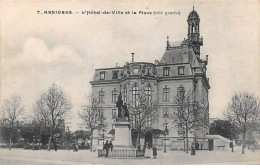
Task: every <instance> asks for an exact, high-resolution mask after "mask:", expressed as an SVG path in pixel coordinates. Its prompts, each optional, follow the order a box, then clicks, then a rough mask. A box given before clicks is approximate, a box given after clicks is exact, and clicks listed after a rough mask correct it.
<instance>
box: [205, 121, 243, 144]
mask: <svg viewBox="0 0 260 168" xmlns="http://www.w3.org/2000/svg"><path fill="white" fill-rule="evenodd" d="M209 134H212V135H214V134H215V135H221V136H223V137H225V138H228V139H231V140H233V139H237V138H238V134H239V131H238V129H237V128H236V127H235V125H233V124H232V123H231V122H230V121H229V120H216V121H214V122H213V123H212V124H211V125H210V128H209Z"/></svg>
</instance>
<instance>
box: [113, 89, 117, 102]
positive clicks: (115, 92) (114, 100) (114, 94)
mask: <svg viewBox="0 0 260 168" xmlns="http://www.w3.org/2000/svg"><path fill="white" fill-rule="evenodd" d="M116 98H117V90H116V88H114V90H112V102H113V103H115V102H116Z"/></svg>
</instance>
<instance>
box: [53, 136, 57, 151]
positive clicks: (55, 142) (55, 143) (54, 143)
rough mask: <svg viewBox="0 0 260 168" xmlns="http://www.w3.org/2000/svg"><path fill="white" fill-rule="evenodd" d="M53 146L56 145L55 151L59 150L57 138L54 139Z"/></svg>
mask: <svg viewBox="0 0 260 168" xmlns="http://www.w3.org/2000/svg"><path fill="white" fill-rule="evenodd" d="M53 146H54V150H55V152H57V148H58V145H57V141H56V139H53Z"/></svg>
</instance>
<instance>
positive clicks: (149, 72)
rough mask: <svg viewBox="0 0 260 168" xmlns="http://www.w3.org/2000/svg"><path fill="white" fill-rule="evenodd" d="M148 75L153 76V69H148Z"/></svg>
mask: <svg viewBox="0 0 260 168" xmlns="http://www.w3.org/2000/svg"><path fill="white" fill-rule="evenodd" d="M147 75H148V76H151V75H152V68H147Z"/></svg>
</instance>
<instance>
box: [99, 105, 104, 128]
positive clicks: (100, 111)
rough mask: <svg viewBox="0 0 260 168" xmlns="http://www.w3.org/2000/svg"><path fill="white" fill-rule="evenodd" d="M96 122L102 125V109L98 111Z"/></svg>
mask: <svg viewBox="0 0 260 168" xmlns="http://www.w3.org/2000/svg"><path fill="white" fill-rule="evenodd" d="M98 121H100V124H103V123H104V113H103V110H102V109H100V110H99V112H98Z"/></svg>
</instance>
